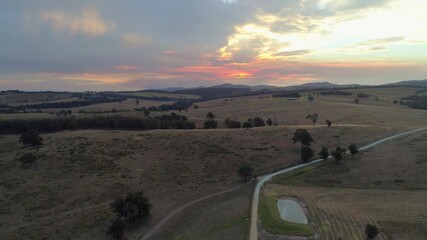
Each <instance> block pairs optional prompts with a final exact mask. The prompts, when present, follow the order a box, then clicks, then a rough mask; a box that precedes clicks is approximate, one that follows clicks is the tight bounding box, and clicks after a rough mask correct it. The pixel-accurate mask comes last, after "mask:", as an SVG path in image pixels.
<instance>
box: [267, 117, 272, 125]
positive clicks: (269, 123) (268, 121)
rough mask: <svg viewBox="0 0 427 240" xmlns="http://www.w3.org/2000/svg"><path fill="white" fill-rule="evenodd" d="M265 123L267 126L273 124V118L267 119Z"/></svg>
mask: <svg viewBox="0 0 427 240" xmlns="http://www.w3.org/2000/svg"><path fill="white" fill-rule="evenodd" d="M267 125H268V126H271V125H273V120H271V118H269V119H267Z"/></svg>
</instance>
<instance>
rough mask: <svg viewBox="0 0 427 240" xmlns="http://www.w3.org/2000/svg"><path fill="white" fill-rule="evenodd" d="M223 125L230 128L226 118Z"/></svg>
mask: <svg viewBox="0 0 427 240" xmlns="http://www.w3.org/2000/svg"><path fill="white" fill-rule="evenodd" d="M224 125H225V126H226V127H228V128H229V127H230V119H228V118H226V119H225V120H224Z"/></svg>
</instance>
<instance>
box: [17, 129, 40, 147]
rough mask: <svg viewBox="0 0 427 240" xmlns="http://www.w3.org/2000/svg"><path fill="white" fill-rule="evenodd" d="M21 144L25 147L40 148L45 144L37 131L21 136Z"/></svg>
mask: <svg viewBox="0 0 427 240" xmlns="http://www.w3.org/2000/svg"><path fill="white" fill-rule="evenodd" d="M19 143H22V144H24V146H40V145H42V144H43V138H42V137H40V135H39V133H38V132H37V131H36V130H31V131H28V132H26V133H23V134H22V135H21V137H20V138H19Z"/></svg>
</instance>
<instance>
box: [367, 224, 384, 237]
mask: <svg viewBox="0 0 427 240" xmlns="http://www.w3.org/2000/svg"><path fill="white" fill-rule="evenodd" d="M379 232H380V231H379V229H378V228H377V227H376V226H374V225H371V224H366V226H365V234H366V238H367V239H374V238H375V237H376V236H377V235H378V233H379Z"/></svg>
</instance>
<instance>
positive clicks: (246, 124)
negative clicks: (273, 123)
mask: <svg viewBox="0 0 427 240" xmlns="http://www.w3.org/2000/svg"><path fill="white" fill-rule="evenodd" d="M243 128H246V129H249V128H252V125H251V124H250V123H249V122H244V123H243Z"/></svg>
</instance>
